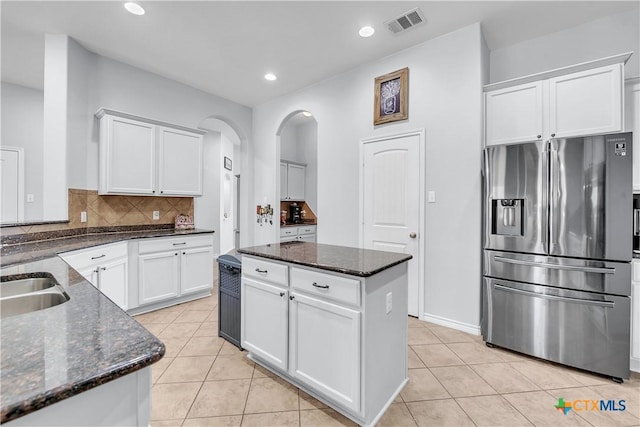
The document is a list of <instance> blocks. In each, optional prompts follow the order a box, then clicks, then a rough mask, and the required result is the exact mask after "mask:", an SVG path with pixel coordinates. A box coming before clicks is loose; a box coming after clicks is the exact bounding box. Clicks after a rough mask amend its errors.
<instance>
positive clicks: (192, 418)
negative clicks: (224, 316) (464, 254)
mask: <svg viewBox="0 0 640 427" xmlns="http://www.w3.org/2000/svg"><path fill="white" fill-rule="evenodd" d="M136 319H137V320H138V321H139V322H140V323H142V324H143V325H145V326H146V327H147V328H148V329H149V330H150V331H151V332H153V333H154V334H155V335H157V336H158V337H159V338H160V339H161V340H162V341H163V342H164V343H165V345H166V347H167V351H166V355H165V356H164V358H163V359H161V360H160V361H159V362H157V363H156V364H154V365H152V378H153V379H152V380H153V388H152V414H151V419H152V422H151V426H152V427H161V426H184V427H188V426H240V425H242V426H340V425H354V424H353V423H352V422H351V421H350V420H348V419H347V418H345V417H343V416H342V415H340V414H338V413H337V412H335V411H333V410H331V409H329V408H327V407H326V406H325V405H323V404H322V403H320V402H318V401H317V400H315V399H313V398H312V397H310V396H309V395H307V394H306V393H304V392H303V391H301V390H299V389H297V388H296V387H293V386H291V385H289V384H288V383H286V382H284V381H282V380H280V379H278V378H276V377H274V376H273V375H271V374H270V373H269V372H268V371H266V370H264V369H263V368H261V367H260V366H257V365H255V364H254V363H253V362H251V361H249V360H248V359H247V358H246V357H245V356H246V352H240V351H239V350H238V349H237V348H236V347H235V346H233V345H231V344H229V343H228V342H226V341H225V340H223V339H222V338H219V337H218V323H217V320H218V318H217V296H216V295H214V296H211V297H209V298H204V299H201V300H198V301H193V302H190V303H185V304H180V305H178V306H174V307H170V308H166V309H163V310H158V311H155V312H152V313H147V314H143V315H139V316H136ZM559 397H563V398H564V400H565V401H574V400H579V399H588V400H599V399H604V400H608V399H615V400H616V401H617V400H620V399H624V400H626V410H625V411H624V412H610V411H607V412H604V411H603V412H599V411H588V412H587V411H582V412H580V413H578V412H576V411H570V412H569V413H568V414H567V415H564V414H563V413H562V412H560V411H558V410H556V409H555V408H554V405H556V403H557V401H558V398H559ZM416 425H417V426H473V425H477V426H531V425H536V426H569V425H576V426H590V425H593V426H640V377H638V376H634V377H633V378H632V379H631V380H628V381H625V383H624V384H622V385H620V384H615V383H613V382H612V381H610V380H608V379H606V378H602V377H599V376H595V375H590V374H587V373H584V372H581V371H577V370H573V369H569V368H564V367H560V366H557V365H554V364H551V363H547V362H543V361H539V360H537V359H533V358H529V357H526V356H522V355H518V354H516V353H511V352H508V351H504V350H500V349H490V348H488V347H486V346H485V345H484V343H483V342H482V339H481V338H480V337H478V336H473V335H469V334H466V333H463V332H460V331H456V330H453V329H449V328H446V327H442V326H437V325H434V324H431V323H426V322H422V321H419V320H416V319H414V318H409V383H408V384H407V386H406V387H405V388H404V390H403V391H402V393H401V394H400V396H399V397H398V398H397V399H396V401H395V402H394V403H393V404H392V405H391V407H390V408H389V410H388V411H387V412H386V414H385V416H384V418H383V419H382V420H381V422H380V423H379V426H416Z"/></svg>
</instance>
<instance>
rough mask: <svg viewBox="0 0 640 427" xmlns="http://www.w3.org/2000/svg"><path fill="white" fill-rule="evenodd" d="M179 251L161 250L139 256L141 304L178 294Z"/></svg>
mask: <svg viewBox="0 0 640 427" xmlns="http://www.w3.org/2000/svg"><path fill="white" fill-rule="evenodd" d="M178 258H179V252H177V251H175V252H174V251H171V252H160V253H153V254H146V255H140V256H139V257H138V286H139V287H140V289H139V292H140V294H139V300H140V304H141V305H142V304H148V303H152V302H156V301H162V300H165V299H168V298H174V297H177V296H178V294H179V293H178V292H179V288H178V286H179V283H178V280H180V277H179V276H178V266H179V264H178Z"/></svg>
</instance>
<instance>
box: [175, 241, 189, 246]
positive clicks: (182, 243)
mask: <svg viewBox="0 0 640 427" xmlns="http://www.w3.org/2000/svg"><path fill="white" fill-rule="evenodd" d="M186 244H187V242H181V243H174V244H173V246H182V245H186Z"/></svg>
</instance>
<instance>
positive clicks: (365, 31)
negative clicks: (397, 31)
mask: <svg viewBox="0 0 640 427" xmlns="http://www.w3.org/2000/svg"><path fill="white" fill-rule="evenodd" d="M375 32H376V30H374V29H373V27H370V26H368V25H366V26H364V27H362V28H360V31H358V34H360V37H371V36H372V35H373V33H375Z"/></svg>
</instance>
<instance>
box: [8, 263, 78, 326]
mask: <svg viewBox="0 0 640 427" xmlns="http://www.w3.org/2000/svg"><path fill="white" fill-rule="evenodd" d="M67 301H69V295H67V293H66V292H65V291H64V288H63V287H62V286H60V284H59V283H58V282H56V280H55V279H54V278H53V276H52V275H51V274H49V273H34V274H32V275H30V277H26V278H25V277H24V276H2V277H1V278H0V317H2V318H5V317H9V316H15V315H18V314H25V313H31V312H33V311H39V310H44V309H46V308H50V307H54V306H56V305H59V304H62V303H65V302H67Z"/></svg>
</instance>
